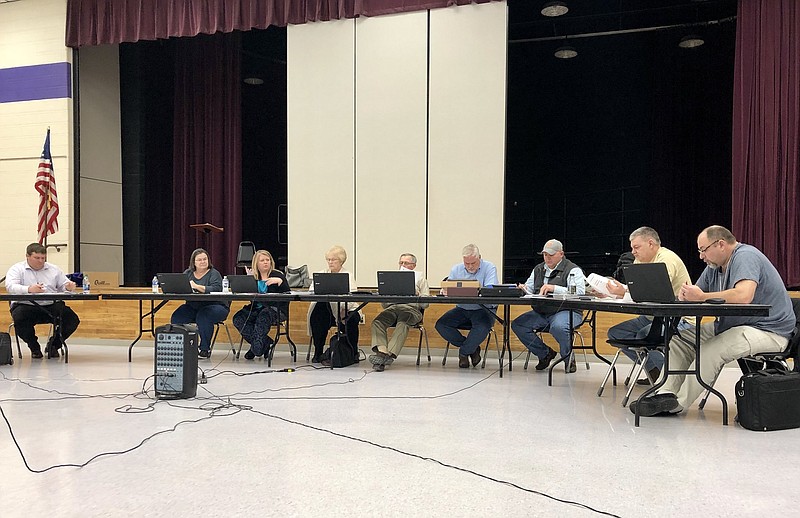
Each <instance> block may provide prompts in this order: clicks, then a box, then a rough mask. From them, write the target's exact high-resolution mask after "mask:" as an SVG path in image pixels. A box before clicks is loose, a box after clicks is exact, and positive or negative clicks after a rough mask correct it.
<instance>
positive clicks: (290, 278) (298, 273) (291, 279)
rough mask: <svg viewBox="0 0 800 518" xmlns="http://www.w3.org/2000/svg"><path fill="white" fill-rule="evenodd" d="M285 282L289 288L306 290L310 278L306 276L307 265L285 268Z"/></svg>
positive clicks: (309, 283)
mask: <svg viewBox="0 0 800 518" xmlns="http://www.w3.org/2000/svg"><path fill="white" fill-rule="evenodd" d="M286 282H287V283H288V284H289V287H290V288H308V287H309V286H311V278H310V277H309V276H308V265H305V264H304V265H303V266H299V267H297V268H292V267H291V266H287V267H286Z"/></svg>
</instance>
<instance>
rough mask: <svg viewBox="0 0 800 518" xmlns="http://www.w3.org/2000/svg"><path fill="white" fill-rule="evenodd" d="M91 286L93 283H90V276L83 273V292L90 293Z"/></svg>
mask: <svg viewBox="0 0 800 518" xmlns="http://www.w3.org/2000/svg"><path fill="white" fill-rule="evenodd" d="M90 287H91V284H90V283H89V276H88V275H86V274H85V273H84V274H83V292H84V293H89V288H90Z"/></svg>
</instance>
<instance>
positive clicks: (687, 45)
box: [678, 34, 705, 49]
mask: <svg viewBox="0 0 800 518" xmlns="http://www.w3.org/2000/svg"><path fill="white" fill-rule="evenodd" d="M704 43H705V40H703V38H701V37H700V36H698V35H697V34H690V35H688V36H684V37H683V38H681V41H680V43H678V46H679V47H680V48H682V49H693V48H696V47H699V46H700V45H702V44H704Z"/></svg>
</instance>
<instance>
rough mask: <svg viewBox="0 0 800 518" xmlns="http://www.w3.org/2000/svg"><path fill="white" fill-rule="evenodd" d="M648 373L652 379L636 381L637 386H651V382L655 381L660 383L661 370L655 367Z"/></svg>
mask: <svg viewBox="0 0 800 518" xmlns="http://www.w3.org/2000/svg"><path fill="white" fill-rule="evenodd" d="M647 373H648V374H649V375H650V379H647V378H642V379H640V380H636V384H637V385H649V384H650V380H653V383H655V382H656V381H658V378H659V376H661V371H660V370H659V368H658V367H653V368H652V369H650V370H649V371H647Z"/></svg>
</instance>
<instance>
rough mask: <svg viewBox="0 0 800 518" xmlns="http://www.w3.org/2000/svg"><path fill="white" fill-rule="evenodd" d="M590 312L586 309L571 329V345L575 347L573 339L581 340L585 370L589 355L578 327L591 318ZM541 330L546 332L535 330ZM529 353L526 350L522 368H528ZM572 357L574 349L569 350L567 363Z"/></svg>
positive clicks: (587, 366)
mask: <svg viewBox="0 0 800 518" xmlns="http://www.w3.org/2000/svg"><path fill="white" fill-rule="evenodd" d="M590 313H591V312H588V311H587V312H586V315H584V317H583V318H582V319H581V321H580V322H579V323H578V325H577V326H575V329H574V331H573V336H572V346H573V347H575V341H576V340H580V341H581V345H580V349H581V350H582V351H583V363H584V364H586V370H589V357H588V356H587V355H586V349H587V347H586V342H584V341H583V335H582V334H581V332H580V329H581V327H583V324H584V322H588V321H589V319H590V318H591V317H590ZM542 332H546V331H537V333H542ZM556 352H558V351H556ZM531 354H532V353H531V352H530V351H528V354H527V355H525V365H523V366H522V370H527V369H528V363H529V362H530V359H531ZM574 359H575V351H574V350H571V351H570V353H569V363H568V364H567V365H569V364H570V363H572V361H573V360H574Z"/></svg>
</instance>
